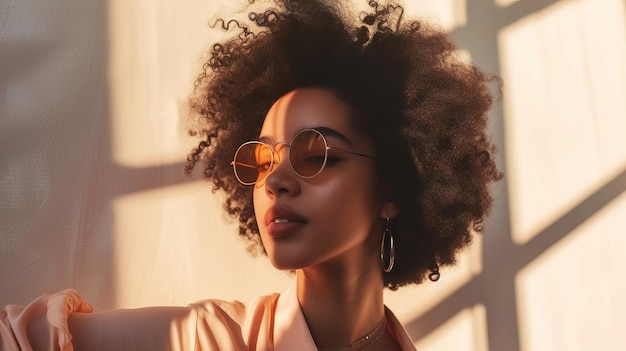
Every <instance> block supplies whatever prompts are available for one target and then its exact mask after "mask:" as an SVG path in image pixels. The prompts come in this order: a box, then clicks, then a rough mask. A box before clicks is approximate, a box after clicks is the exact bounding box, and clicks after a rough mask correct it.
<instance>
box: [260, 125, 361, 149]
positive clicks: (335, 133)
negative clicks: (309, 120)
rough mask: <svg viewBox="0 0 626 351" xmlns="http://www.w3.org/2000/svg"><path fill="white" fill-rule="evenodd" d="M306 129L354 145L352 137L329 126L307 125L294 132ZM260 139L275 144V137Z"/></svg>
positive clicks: (262, 137) (265, 136)
mask: <svg viewBox="0 0 626 351" xmlns="http://www.w3.org/2000/svg"><path fill="white" fill-rule="evenodd" d="M305 129H315V130H317V131H318V132H320V133H321V134H322V135H323V136H324V137H329V138H336V139H339V140H340V141H342V142H344V143H345V144H347V145H348V146H352V142H350V139H348V137H346V136H345V135H343V134H341V133H340V132H339V131H337V130H335V129H332V128H329V127H306V128H302V129H299V130H297V131H296V133H294V135H296V134H298V133H300V132H301V131H303V130H305ZM259 141H261V142H264V143H268V144H275V140H274V138H272V137H269V136H267V135H264V136H261V137H259Z"/></svg>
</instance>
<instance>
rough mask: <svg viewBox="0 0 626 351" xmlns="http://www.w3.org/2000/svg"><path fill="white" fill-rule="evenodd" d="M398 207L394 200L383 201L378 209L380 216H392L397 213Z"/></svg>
mask: <svg viewBox="0 0 626 351" xmlns="http://www.w3.org/2000/svg"><path fill="white" fill-rule="evenodd" d="M398 212H400V208H399V207H398V204H397V203H396V202H395V201H389V202H385V203H384V204H383V206H382V207H381V209H380V216H381V217H382V218H393V217H395V216H397V215H398Z"/></svg>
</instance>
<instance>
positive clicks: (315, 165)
mask: <svg viewBox="0 0 626 351" xmlns="http://www.w3.org/2000/svg"><path fill="white" fill-rule="evenodd" d="M279 144H285V145H287V146H289V152H288V159H289V165H291V169H293V171H294V173H296V174H297V175H298V176H300V177H302V178H313V177H315V176H316V175H318V174H320V173H321V172H322V170H324V167H325V166H326V162H327V161H328V150H336V151H341V152H346V153H349V154H352V155H357V156H362V157H367V158H371V159H374V158H375V157H374V156H370V155H365V154H361V153H358V152H354V151H348V150H343V149H338V148H336V147H330V146H328V142H327V141H326V138H325V137H324V135H323V134H322V133H321V132H320V131H318V130H316V129H303V130H302V131H300V132H298V134H296V135H295V136H294V137H293V139H292V140H291V142H290V143H287V142H285V141H280V142H277V143H275V144H274V145H273V146H272V145H269V144H266V143H264V142H261V141H257V140H254V141H248V142H245V143H243V144H242V145H241V146H240V147H239V148H238V149H237V151H236V152H235V157H234V159H233V161H232V162H231V163H230V164H231V165H232V166H233V170H234V172H235V177H237V180H239V182H240V183H241V184H243V185H253V184H256V183H258V182H260V181H262V180H263V179H265V177H267V175H268V174H269V173H270V172H271V171H272V169H273V168H274V165H275V164H276V161H277V158H278V157H277V156H276V153H275V151H274V147H275V146H276V145H279Z"/></svg>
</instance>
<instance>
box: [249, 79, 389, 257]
mask: <svg viewBox="0 0 626 351" xmlns="http://www.w3.org/2000/svg"><path fill="white" fill-rule="evenodd" d="M307 128H312V129H317V130H321V131H323V134H324V136H325V138H326V140H327V142H328V146H329V147H330V148H331V149H330V150H328V160H327V163H326V166H325V167H324V169H323V171H322V172H321V173H319V174H317V175H316V176H314V177H311V178H302V177H300V176H298V175H297V174H296V173H295V172H294V171H293V169H292V168H291V166H290V164H289V161H288V150H289V146H288V145H287V144H286V143H290V142H291V140H292V139H293V138H294V136H295V135H297V134H298V132H300V131H302V130H303V129H307ZM259 140H262V141H264V142H266V143H267V144H269V145H274V150H275V162H276V163H275V165H274V167H273V168H272V170H271V172H270V173H269V174H268V175H267V176H266V178H264V179H263V180H262V181H260V182H258V183H257V184H255V185H254V195H253V196H254V210H255V215H256V220H257V223H258V225H259V230H260V233H261V239H262V241H263V245H264V246H265V249H266V251H267V254H268V256H269V258H270V260H271V262H272V264H273V265H274V266H275V267H277V268H279V269H299V268H305V267H313V266H316V265H320V264H324V263H329V262H341V261H343V260H351V259H354V256H360V257H363V256H367V255H369V256H371V257H372V259H376V253H377V252H378V251H377V245H379V244H376V243H379V242H380V241H379V239H375V240H368V238H370V239H371V235H372V233H377V234H382V229H381V228H382V223H384V217H385V216H391V213H388V212H389V211H390V210H389V206H390V205H389V204H385V203H384V202H383V201H382V199H381V198H380V196H379V191H378V189H377V187H376V176H375V171H374V169H375V168H374V167H375V163H374V162H375V160H373V159H371V158H367V157H363V156H358V155H354V154H352V153H349V152H343V151H339V150H333V149H332V148H336V149H341V150H347V151H350V152H357V153H361V154H365V155H374V150H373V146H372V144H371V141H370V140H369V138H368V137H367V136H366V135H365V134H364V133H363V132H361V131H359V130H358V129H356V128H355V127H354V126H353V120H352V117H351V116H350V113H349V110H348V106H347V105H346V104H345V103H343V102H342V101H341V100H339V99H337V98H336V97H335V96H334V95H333V93H332V92H330V91H329V90H325V89H321V88H303V89H297V90H295V91H292V92H290V93H288V94H286V95H284V96H282V97H281V98H280V99H278V100H277V101H276V103H274V105H273V106H272V107H271V109H270V110H269V112H268V113H267V115H266V117H265V121H264V124H263V127H262V130H261V133H260V138H259ZM284 142H286V143H284ZM276 143H278V144H276ZM375 229H377V230H378V231H381V233H378V232H377V231H376V230H375ZM376 237H377V238H379V237H380V235H377V236H376Z"/></svg>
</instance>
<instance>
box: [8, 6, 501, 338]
mask: <svg viewBox="0 0 626 351" xmlns="http://www.w3.org/2000/svg"><path fill="white" fill-rule="evenodd" d="M369 5H370V12H369V13H362V14H360V16H358V20H357V21H355V22H354V23H352V22H351V20H350V18H349V16H344V15H341V13H343V12H342V10H343V9H339V8H330V7H328V5H324V4H320V3H318V2H317V1H310V0H307V1H285V2H284V3H282V4H280V6H278V5H277V6H276V8H272V9H269V10H267V11H264V12H259V13H257V12H252V13H250V14H249V16H248V17H249V20H250V21H251V22H252V23H253V24H254V26H256V27H257V28H259V29H258V30H251V29H250V28H251V26H249V25H248V24H245V23H244V22H242V21H239V22H237V21H235V22H229V23H228V24H227V25H228V26H231V27H232V26H239V28H241V33H240V35H239V36H237V37H236V38H233V39H231V40H229V41H226V42H223V43H221V44H216V45H214V46H213V49H212V52H211V57H210V59H209V61H208V62H207V64H206V65H205V67H204V69H205V72H204V73H203V74H202V75H200V77H199V78H198V80H197V82H196V88H195V90H194V95H193V96H192V98H191V109H192V112H193V115H194V116H195V117H196V118H195V121H196V124H195V127H194V128H193V129H192V131H191V133H192V134H193V135H196V136H199V137H200V138H202V141H201V142H200V144H199V146H198V147H197V148H196V149H194V150H193V151H192V153H191V154H190V155H189V158H188V161H189V164H188V167H187V169H186V172H187V173H190V172H191V170H192V169H193V168H194V167H195V166H196V165H197V163H203V164H204V170H205V175H206V178H207V179H208V180H209V181H211V182H212V184H213V189H214V191H216V190H219V191H221V192H223V193H224V194H225V195H226V200H225V205H224V207H225V209H226V211H227V212H228V213H229V214H230V215H231V216H233V217H235V218H237V219H238V220H239V233H240V234H241V235H243V236H245V237H247V238H249V239H250V241H251V248H252V249H253V250H255V249H258V250H260V251H262V252H264V253H266V254H267V255H268V257H269V259H270V261H271V262H272V264H273V265H274V266H275V267H276V268H278V269H283V270H293V271H295V279H294V285H293V286H292V287H291V288H290V289H289V290H288V291H286V292H284V293H282V294H274V295H270V296H263V297H259V298H258V299H256V300H255V301H253V302H252V303H250V304H248V305H247V306H245V305H243V304H241V303H238V302H234V303H232V302H224V301H215V300H206V301H200V302H198V303H195V304H192V305H190V306H188V307H154V308H145V309H136V310H117V311H108V312H100V313H81V312H90V307H89V305H87V304H86V303H85V302H84V301H83V300H82V298H81V297H80V296H79V295H78V294H77V293H76V292H74V291H65V292H62V293H59V294H56V295H52V296H42V297H40V298H39V299H38V300H36V301H34V302H33V303H32V304H30V305H29V306H27V307H21V306H8V307H7V308H5V311H4V313H3V315H2V316H0V317H1V320H2V323H0V335H2V338H3V339H2V342H3V346H5V348H7V349H12V348H15V347H18V346H19V347H23V348H27V347H33V348H35V349H48V348H51V349H55V348H61V349H63V350H71V349H72V345H73V347H75V348H76V349H77V350H81V349H88V350H94V349H99V348H100V349H116V350H121V349H140V350H148V349H165V350H167V349H180V350H188V349H197V350H246V349H247V350H294V349H298V350H316V349H318V350H372V351H373V350H414V346H413V343H412V341H411V340H410V338H409V337H408V335H407V334H406V332H405V331H404V329H403V328H402V326H401V325H400V323H399V322H398V321H397V319H396V318H395V316H394V315H393V313H392V312H391V311H390V310H388V309H386V308H385V306H384V304H383V288H384V287H388V288H391V289H397V288H399V287H401V286H403V285H407V284H414V283H421V282H422V281H423V280H424V279H425V277H429V279H431V280H437V279H438V278H439V266H441V265H449V264H453V263H454V262H455V255H456V253H457V252H458V251H459V250H461V249H462V248H464V247H465V246H466V245H468V244H469V243H470V241H471V235H472V232H473V231H481V229H482V228H481V223H482V221H483V219H484V218H485V216H486V215H487V213H488V211H489V208H490V206H491V197H490V195H489V192H488V186H489V183H490V182H492V181H494V180H497V179H498V178H499V177H500V174H499V172H498V171H497V169H496V167H495V164H494V161H493V152H494V147H493V145H492V144H491V143H490V142H489V140H488V138H487V136H486V135H485V129H486V123H487V111H488V109H489V107H490V105H491V102H492V99H491V96H490V94H489V91H488V87H487V79H486V77H485V76H484V74H483V73H482V72H480V71H479V70H478V69H477V68H475V67H473V66H471V65H466V64H463V63H460V62H458V61H457V60H456V59H455V57H454V46H453V45H452V44H451V43H450V42H449V41H448V39H447V37H446V35H445V34H442V33H440V32H437V31H434V30H432V29H430V28H428V27H425V26H423V25H421V24H419V23H417V22H409V23H402V8H401V7H399V6H395V5H393V4H390V5H385V6H383V5H379V4H377V3H375V2H373V1H372V2H370V3H369Z"/></svg>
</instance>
